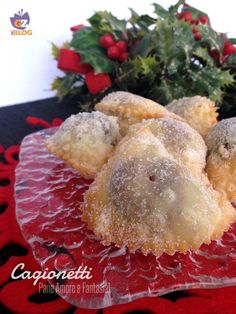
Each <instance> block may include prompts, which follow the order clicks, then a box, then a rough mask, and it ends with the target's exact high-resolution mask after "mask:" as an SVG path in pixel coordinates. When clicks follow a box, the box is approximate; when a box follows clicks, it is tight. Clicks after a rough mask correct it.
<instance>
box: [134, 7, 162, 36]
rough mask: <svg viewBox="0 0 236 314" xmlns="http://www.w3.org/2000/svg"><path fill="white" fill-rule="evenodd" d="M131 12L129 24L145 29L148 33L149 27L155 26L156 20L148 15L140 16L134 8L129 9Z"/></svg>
mask: <svg viewBox="0 0 236 314" xmlns="http://www.w3.org/2000/svg"><path fill="white" fill-rule="evenodd" d="M129 10H130V12H131V17H130V18H129V22H130V24H132V25H133V26H134V27H135V26H139V27H140V28H142V29H145V30H146V31H149V26H151V25H153V24H154V23H155V22H156V19H154V18H152V17H151V16H150V15H148V14H144V15H138V13H137V12H135V11H134V10H133V9H132V8H129Z"/></svg>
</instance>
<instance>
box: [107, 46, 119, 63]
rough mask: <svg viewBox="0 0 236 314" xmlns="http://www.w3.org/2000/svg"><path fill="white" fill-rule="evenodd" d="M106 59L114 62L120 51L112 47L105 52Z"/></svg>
mask: <svg viewBox="0 0 236 314" xmlns="http://www.w3.org/2000/svg"><path fill="white" fill-rule="evenodd" d="M107 55H108V58H110V59H112V60H116V59H118V58H119V56H120V49H119V48H118V47H117V46H112V47H110V48H108V50H107Z"/></svg>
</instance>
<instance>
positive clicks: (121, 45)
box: [116, 40, 127, 53]
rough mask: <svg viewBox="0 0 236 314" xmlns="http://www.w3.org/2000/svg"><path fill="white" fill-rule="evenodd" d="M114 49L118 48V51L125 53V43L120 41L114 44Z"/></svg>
mask: <svg viewBox="0 0 236 314" xmlns="http://www.w3.org/2000/svg"><path fill="white" fill-rule="evenodd" d="M116 47H118V48H119V49H120V52H121V53H122V52H125V50H126V47H127V44H126V42H125V41H123V40H120V41H118V42H117V43H116Z"/></svg>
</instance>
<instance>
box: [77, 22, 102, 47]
mask: <svg viewBox="0 0 236 314" xmlns="http://www.w3.org/2000/svg"><path fill="white" fill-rule="evenodd" d="M99 45H100V44H99V35H98V34H97V33H96V32H95V31H94V30H93V29H92V28H88V27H85V28H82V29H80V31H79V32H74V34H73V39H72V41H71V47H73V48H74V49H75V50H76V51H78V50H80V49H81V50H85V49H89V48H90V47H94V46H99Z"/></svg>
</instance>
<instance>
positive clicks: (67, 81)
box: [51, 73, 77, 99]
mask: <svg viewBox="0 0 236 314" xmlns="http://www.w3.org/2000/svg"><path fill="white" fill-rule="evenodd" d="M76 81H77V77H76V75H75V74H73V73H67V74H66V75H65V76H63V77H57V78H56V79H55V80H54V81H53V82H52V85H51V89H52V90H56V91H57V93H56V95H57V97H59V99H62V98H63V97H64V96H66V95H67V94H69V93H71V92H72V89H73V85H74V83H75V82H76Z"/></svg>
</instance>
